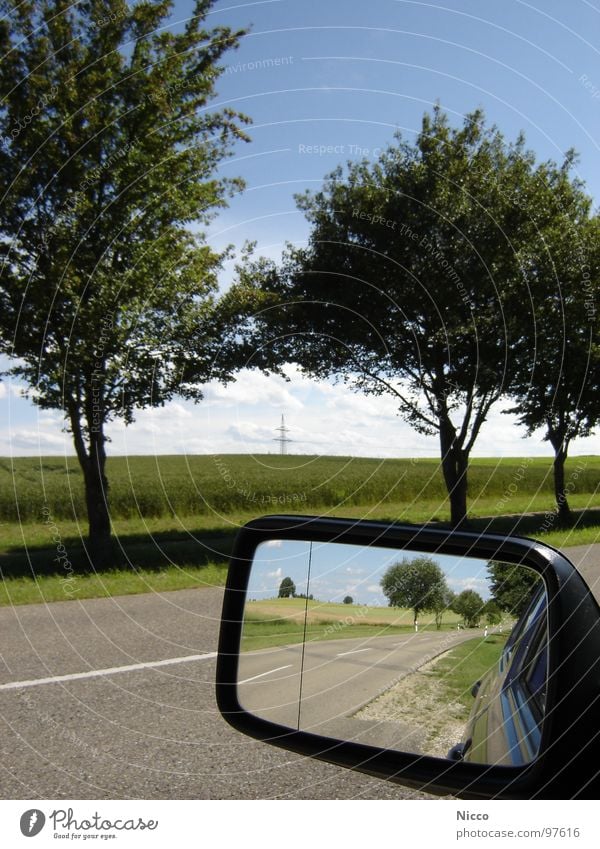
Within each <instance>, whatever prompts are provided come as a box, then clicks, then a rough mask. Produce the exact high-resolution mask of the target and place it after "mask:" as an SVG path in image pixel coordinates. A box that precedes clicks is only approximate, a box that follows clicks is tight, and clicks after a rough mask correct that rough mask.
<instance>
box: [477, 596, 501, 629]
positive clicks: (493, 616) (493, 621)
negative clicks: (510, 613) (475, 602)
mask: <svg viewBox="0 0 600 849" xmlns="http://www.w3.org/2000/svg"><path fill="white" fill-rule="evenodd" d="M482 613H483V615H484V616H485V621H486V622H487V624H488V625H498V624H499V623H500V622H501V621H502V611H501V610H500V607H499V606H498V604H497V603H496V602H495V601H486V603H485V604H484V606H483V610H482Z"/></svg>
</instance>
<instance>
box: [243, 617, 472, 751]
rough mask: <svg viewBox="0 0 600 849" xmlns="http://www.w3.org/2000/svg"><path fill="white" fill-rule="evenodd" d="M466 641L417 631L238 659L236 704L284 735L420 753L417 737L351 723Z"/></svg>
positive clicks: (460, 635)
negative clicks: (295, 732)
mask: <svg viewBox="0 0 600 849" xmlns="http://www.w3.org/2000/svg"><path fill="white" fill-rule="evenodd" d="M477 634H478V635H481V632H477ZM473 636H474V633H473V632H472V631H460V632H457V631H422V632H420V633H417V634H415V633H407V634H401V635H398V634H396V635H394V636H383V637H371V638H369V639H365V638H364V637H361V638H359V639H346V640H315V641H311V642H309V643H307V644H306V646H304V648H303V646H302V645H301V644H299V645H293V646H283V647H281V648H273V649H263V650H262V651H256V652H247V653H245V654H243V655H242V657H241V658H240V671H239V681H240V688H239V696H240V702H241V704H242V705H243V706H244V707H245V708H247V709H248V710H250V711H251V712H252V713H256V714H257V715H259V716H262V717H264V718H265V719H269V720H271V721H272V722H278V723H279V724H281V725H285V726H287V727H290V728H300V729H301V730H303V731H312V732H313V733H315V734H326V735H328V736H331V737H337V738H338V739H352V740H355V741H357V742H361V743H366V744H370V745H374V746H386V747H393V748H401V749H404V750H405V751H415V752H416V751H421V746H420V741H421V737H422V734H421V731H420V730H419V729H416V728H410V727H407V726H401V725H399V724H398V723H396V722H377V721H368V720H361V719H356V718H354V717H353V715H354V714H355V713H356V712H357V711H358V710H359V709H360V708H361V707H363V706H364V705H365V704H367V702H370V701H372V699H374V698H376V697H377V696H378V695H381V694H382V693H384V692H385V691H386V690H388V689H389V688H390V687H391V686H392V685H393V684H395V683H397V682H398V681H400V680H401V679H402V678H404V677H405V676H406V675H410V674H411V673H412V672H414V671H415V670H416V669H418V668H419V667H420V666H422V665H423V664H424V663H426V662H427V661H428V660H432V659H433V658H434V657H436V656H437V655H439V654H440V653H441V652H444V651H448V650H449V649H451V648H452V647H453V646H455V645H457V644H458V643H460V642H463V641H464V640H469V639H473Z"/></svg>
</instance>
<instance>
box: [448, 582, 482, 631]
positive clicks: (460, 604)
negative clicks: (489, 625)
mask: <svg viewBox="0 0 600 849" xmlns="http://www.w3.org/2000/svg"><path fill="white" fill-rule="evenodd" d="M484 607H485V605H484V601H483V599H482V598H481V596H480V595H479V593H476V592H475V590H463V591H462V592H461V593H459V594H458V595H457V596H456V598H455V599H454V602H453V605H452V610H453V611H454V612H455V613H458V615H459V616H462V618H463V622H464V623H465V626H466V627H467V628H475V627H476V626H477V623H478V622H479V620H480V618H481V616H482V614H483V612H484Z"/></svg>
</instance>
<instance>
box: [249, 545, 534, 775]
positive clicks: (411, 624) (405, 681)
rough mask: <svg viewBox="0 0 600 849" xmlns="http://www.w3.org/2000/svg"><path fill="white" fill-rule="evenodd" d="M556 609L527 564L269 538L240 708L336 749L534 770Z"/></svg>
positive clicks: (259, 557)
mask: <svg viewBox="0 0 600 849" xmlns="http://www.w3.org/2000/svg"><path fill="white" fill-rule="evenodd" d="M546 607H547V604H546V593H545V587H544V583H543V581H542V580H541V578H540V577H539V575H538V574H537V573H535V572H534V571H533V570H530V569H527V568H526V567H523V566H519V565H513V564H509V563H500V562H497V561H486V560H482V559H479V558H472V557H465V556H460V557H456V556H449V555H445V554H444V555H442V554H437V553H433V554H431V553H425V552H422V551H416V550H402V551H398V550H393V549H389V548H378V547H375V546H369V547H363V546H351V545H346V544H339V543H315V542H310V541H303V540H299V541H298V540H282V539H273V540H269V541H268V542H265V543H262V544H261V545H260V546H259V547H258V548H257V551H256V555H255V559H254V563H253V568H252V573H251V577H250V582H249V586H248V592H247V597H246V607H245V615H244V628H243V637H242V647H241V649H242V650H241V655H240V664H239V673H238V697H239V701H240V704H241V705H242V706H243V707H244V708H245V709H246V710H248V711H250V712H251V713H254V714H256V715H257V716H260V717H262V718H265V719H268V720H270V721H272V722H276V723H278V724H281V725H283V726H285V727H288V728H292V729H299V730H302V731H310V732H312V733H314V734H319V735H323V736H326V737H330V738H334V739H336V740H352V741H354V742H361V743H365V744H369V745H373V746H378V747H384V748H390V749H396V750H401V751H404V752H411V753H416V754H428V755H434V756H437V757H449V758H454V759H464V760H470V761H473V762H478V763H490V764H505V765H515V764H516V765H519V764H525V763H528V762H530V761H531V760H533V759H534V758H535V757H536V754H537V751H538V748H539V740H540V735H541V728H542V722H543V717H544V709H545V691H546V675H547V653H548V652H547V642H548V638H547V623H546Z"/></svg>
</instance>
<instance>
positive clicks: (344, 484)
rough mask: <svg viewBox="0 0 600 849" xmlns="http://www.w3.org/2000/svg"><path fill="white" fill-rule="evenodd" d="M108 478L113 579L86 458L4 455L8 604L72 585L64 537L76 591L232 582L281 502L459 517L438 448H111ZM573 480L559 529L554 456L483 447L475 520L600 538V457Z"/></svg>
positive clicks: (365, 513)
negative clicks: (506, 453)
mask: <svg viewBox="0 0 600 849" xmlns="http://www.w3.org/2000/svg"><path fill="white" fill-rule="evenodd" d="M108 477H109V483H110V508H111V516H112V522H113V533H114V537H115V547H114V562H113V567H112V570H111V572H110V576H111V577H110V581H109V580H108V578H106V580H104V578H105V576H100V578H98V577H97V576H93V575H90V566H89V561H88V558H87V556H86V553H85V549H84V546H83V540H84V539H85V535H86V530H87V520H86V513H85V507H84V493H83V483H82V477H81V473H80V471H79V467H78V464H77V462H76V460H75V458H60V457H46V458H43V459H41V460H40V459H39V458H38V459H35V458H16V459H12V460H11V459H7V458H4V459H0V570H1V574H2V577H3V578H4V581H5V585H4V592H3V594H2V595H0V604H2V603H13V604H16V603H27V602H28V601H39V600H48V601H50V600H55V599H56V598H67V597H70V596H67V595H66V594H65V591H64V579H65V573H64V570H63V568H62V566H64V558H63V562H62V565H61V561H60V560H58V559H57V547H58V546H62V547H64V548H63V549H61V550H64V551H65V552H66V553H67V555H68V563H69V575H73V576H74V579H76V580H77V594H76V595H75V596H73V597H77V598H87V597H90V596H95V595H104V594H108V593H114V594H116V593H119V592H122V593H130V592H141V591H145V590H146V589H148V588H149V589H152V588H154V587H155V586H159V585H160V588H161V589H165V590H166V589H177V588H181V587H185V586H201V585H202V584H203V578H202V575H203V574H206V576H207V578H206V581H204V583H207V584H213V583H215V582H217V583H219V582H222V580H223V579H224V575H225V571H226V563H227V560H228V557H229V553H230V551H231V546H232V543H233V538H234V536H235V533H236V530H237V528H238V527H239V526H240V525H242V524H244V523H245V522H247V521H248V520H250V519H252V518H254V517H256V516H260V515H264V514H268V513H282V512H283V513H316V514H320V515H324V516H345V517H348V518H356V519H363V518H364V519H380V520H383V521H401V522H415V523H424V522H447V521H448V520H449V516H450V509H449V504H448V499H447V496H446V492H445V488H444V484H443V480H442V476H441V472H440V468H439V462H438V461H437V460H429V459H422V460H377V459H368V458H350V457H311V456H287V457H280V456H278V455H272V454H268V455H262V456H251V455H214V456H212V455H205V456H191V457H184V456H167V455H165V456H158V457H135V456H134V457H111V458H109V460H108ZM566 480H567V483H569V484H571V485H572V492H571V494H570V496H569V500H570V503H571V506H572V508H574V509H575V510H576V511H577V514H576V518H577V522H576V526H575V527H573V528H570V529H562V530H560V529H552V530H551V531H550V532H548V527H549V525H548V523H547V520H546V519H545V515H546V511H552V509H553V505H554V499H553V490H552V464H551V461H550V459H548V458H538V459H520V458H514V459H503V460H495V459H475V460H473V461H472V463H471V467H470V471H469V519H470V523H471V526H472V527H473V529H476V530H480V531H483V530H489V531H495V532H500V533H518V534H521V535H527V536H539V535H540V534H541V533H542V532H544V533H543V538H544V539H545V540H546V541H547V542H549V543H550V544H551V545H555V546H557V547H563V546H566V545H578V544H588V543H592V542H596V541H598V540H600V494H599V492H598V488H599V486H600V458H599V457H596V456H593V457H574V458H571V459H570V460H569V461H568V462H567V468H566ZM203 570H204V571H203ZM209 572H210V574H211V576H212V577H210V579H209V578H208V575H209ZM136 575H138V576H139V575H143V576H145V577H143V578H140V577H136ZM215 575H216V576H217V578H215V577H214V576H215ZM61 579H62V580H63V583H62V584H61ZM15 582H17V583H15ZM109 586H110V590H109V589H107V587H109Z"/></svg>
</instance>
